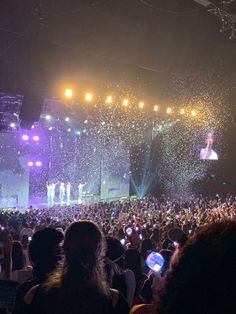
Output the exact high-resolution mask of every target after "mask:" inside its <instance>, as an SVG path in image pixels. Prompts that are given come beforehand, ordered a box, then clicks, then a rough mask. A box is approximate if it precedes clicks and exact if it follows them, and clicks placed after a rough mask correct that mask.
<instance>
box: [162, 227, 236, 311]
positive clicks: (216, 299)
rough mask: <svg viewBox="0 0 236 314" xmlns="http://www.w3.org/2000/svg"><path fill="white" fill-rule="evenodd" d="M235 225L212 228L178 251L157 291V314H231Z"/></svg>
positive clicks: (235, 302)
mask: <svg viewBox="0 0 236 314" xmlns="http://www.w3.org/2000/svg"><path fill="white" fill-rule="evenodd" d="M235 265H236V222H235V221H224V222H219V223H215V224H212V225H210V226H208V227H206V228H205V229H203V230H201V231H200V232H199V233H197V234H196V235H195V236H193V237H191V238H190V239H188V240H187V242H186V243H185V245H184V246H183V247H182V248H180V250H179V252H178V254H177V255H176V256H175V259H174V261H173V263H172V265H171V270H170V271H168V272H167V274H166V278H165V282H164V286H163V287H162V289H160V291H159V300H158V313H160V314H189V313H191V314H202V313H207V314H222V313H225V314H226V313H227V314H231V313H232V314H233V313H235V310H236V298H235V291H236V267H235Z"/></svg>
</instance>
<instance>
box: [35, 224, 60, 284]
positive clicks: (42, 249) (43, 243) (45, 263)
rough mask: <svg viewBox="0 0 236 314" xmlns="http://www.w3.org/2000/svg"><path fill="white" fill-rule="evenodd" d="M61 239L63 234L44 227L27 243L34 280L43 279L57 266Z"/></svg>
mask: <svg viewBox="0 0 236 314" xmlns="http://www.w3.org/2000/svg"><path fill="white" fill-rule="evenodd" d="M62 240H63V234H62V233H61V232H59V231H57V230H56V229H53V228H44V229H42V230H39V231H37V232H36V233H35V234H34V235H33V238H32V241H31V242H30V243H29V257H30V260H31V261H32V263H33V273H34V277H35V279H36V280H39V281H41V280H44V279H45V277H46V276H47V275H48V274H50V273H51V272H52V271H53V270H54V269H55V268H56V267H57V266H58V263H59V261H60V260H61V248H60V246H59V244H60V243H61V242H62Z"/></svg>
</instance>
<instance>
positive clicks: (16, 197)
mask: <svg viewBox="0 0 236 314" xmlns="http://www.w3.org/2000/svg"><path fill="white" fill-rule="evenodd" d="M27 159H28V152H27V150H26V149H25V148H24V147H22V146H21V144H20V141H19V135H18V134H13V133H0V208H7V207H15V206H17V205H18V206H26V205H27V204H28V197H29V170H28V167H27Z"/></svg>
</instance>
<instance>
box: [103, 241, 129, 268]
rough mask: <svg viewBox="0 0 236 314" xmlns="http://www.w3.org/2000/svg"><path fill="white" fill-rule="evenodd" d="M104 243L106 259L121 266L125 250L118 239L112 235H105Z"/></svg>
mask: <svg viewBox="0 0 236 314" xmlns="http://www.w3.org/2000/svg"><path fill="white" fill-rule="evenodd" d="M106 243H107V250H106V259H107V260H110V261H111V262H113V263H117V264H118V265H119V266H121V267H123V266H124V253H125V250H124V248H123V246H122V244H121V243H120V241H119V240H117V239H116V238H113V237H107V238H106Z"/></svg>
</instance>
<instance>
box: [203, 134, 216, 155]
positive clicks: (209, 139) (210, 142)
mask: <svg viewBox="0 0 236 314" xmlns="http://www.w3.org/2000/svg"><path fill="white" fill-rule="evenodd" d="M213 142H214V138H213V133H208V134H207V139H206V144H207V146H206V148H202V149H201V152H200V159H201V160H218V155H217V153H216V152H215V151H214V150H213V148H212V147H213Z"/></svg>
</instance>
